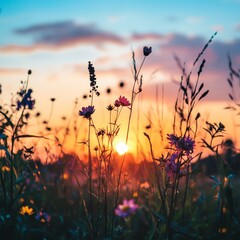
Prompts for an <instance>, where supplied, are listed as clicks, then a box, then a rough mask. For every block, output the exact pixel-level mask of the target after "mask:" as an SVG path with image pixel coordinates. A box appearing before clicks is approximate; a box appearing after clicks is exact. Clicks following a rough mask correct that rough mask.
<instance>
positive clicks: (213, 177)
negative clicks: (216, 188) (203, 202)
mask: <svg viewBox="0 0 240 240" xmlns="http://www.w3.org/2000/svg"><path fill="white" fill-rule="evenodd" d="M210 178H211V179H212V180H214V181H215V182H216V183H217V184H221V182H220V181H219V180H218V178H217V177H216V176H214V175H211V176H210Z"/></svg>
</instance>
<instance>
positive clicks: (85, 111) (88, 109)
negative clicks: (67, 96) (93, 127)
mask: <svg viewBox="0 0 240 240" xmlns="http://www.w3.org/2000/svg"><path fill="white" fill-rule="evenodd" d="M94 112H95V109H94V106H88V107H83V108H82V110H81V111H79V116H83V117H84V118H87V119H90V118H91V115H92V114H93V113H94Z"/></svg>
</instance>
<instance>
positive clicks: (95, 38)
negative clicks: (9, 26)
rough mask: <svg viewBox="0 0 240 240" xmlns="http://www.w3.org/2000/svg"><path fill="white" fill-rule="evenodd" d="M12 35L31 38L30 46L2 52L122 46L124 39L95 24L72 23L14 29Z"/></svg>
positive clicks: (11, 48)
mask: <svg viewBox="0 0 240 240" xmlns="http://www.w3.org/2000/svg"><path fill="white" fill-rule="evenodd" d="M14 33H16V34H18V35H22V36H30V37H31V38H33V44H32V45H18V44H15V45H7V46H3V47H1V48H0V51H2V52H32V51H37V50H60V49H64V48H69V47H74V46H81V45H86V44H92V45H93V44H95V45H99V44H106V43H107V44H118V45H122V44H124V39H123V38H121V37H120V36H117V35H115V34H113V33H110V32H107V31H103V30H101V29H99V28H98V27H97V26H96V25H95V24H79V23H75V22H73V21H64V22H56V23H46V24H39V25H32V26H29V27H25V28H19V29H15V30H14Z"/></svg>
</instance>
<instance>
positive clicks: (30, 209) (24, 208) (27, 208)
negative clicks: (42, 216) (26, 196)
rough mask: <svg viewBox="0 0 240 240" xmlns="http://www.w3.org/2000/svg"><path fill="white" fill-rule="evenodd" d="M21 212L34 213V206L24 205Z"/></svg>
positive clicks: (23, 213)
mask: <svg viewBox="0 0 240 240" xmlns="http://www.w3.org/2000/svg"><path fill="white" fill-rule="evenodd" d="M19 213H20V214H21V215H29V216H30V215H32V214H34V211H33V208H31V207H29V206H22V207H21V209H20V211H19Z"/></svg>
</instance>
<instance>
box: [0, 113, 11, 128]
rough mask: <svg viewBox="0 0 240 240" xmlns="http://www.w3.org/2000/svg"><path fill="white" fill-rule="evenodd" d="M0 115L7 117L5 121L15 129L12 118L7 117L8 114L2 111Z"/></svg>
mask: <svg viewBox="0 0 240 240" xmlns="http://www.w3.org/2000/svg"><path fill="white" fill-rule="evenodd" d="M0 113H1V114H2V115H3V116H4V117H5V119H6V120H7V123H8V125H10V126H11V128H12V129H13V128H14V124H13V123H12V121H11V120H10V118H9V117H8V116H7V114H6V113H4V112H3V111H0Z"/></svg>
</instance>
